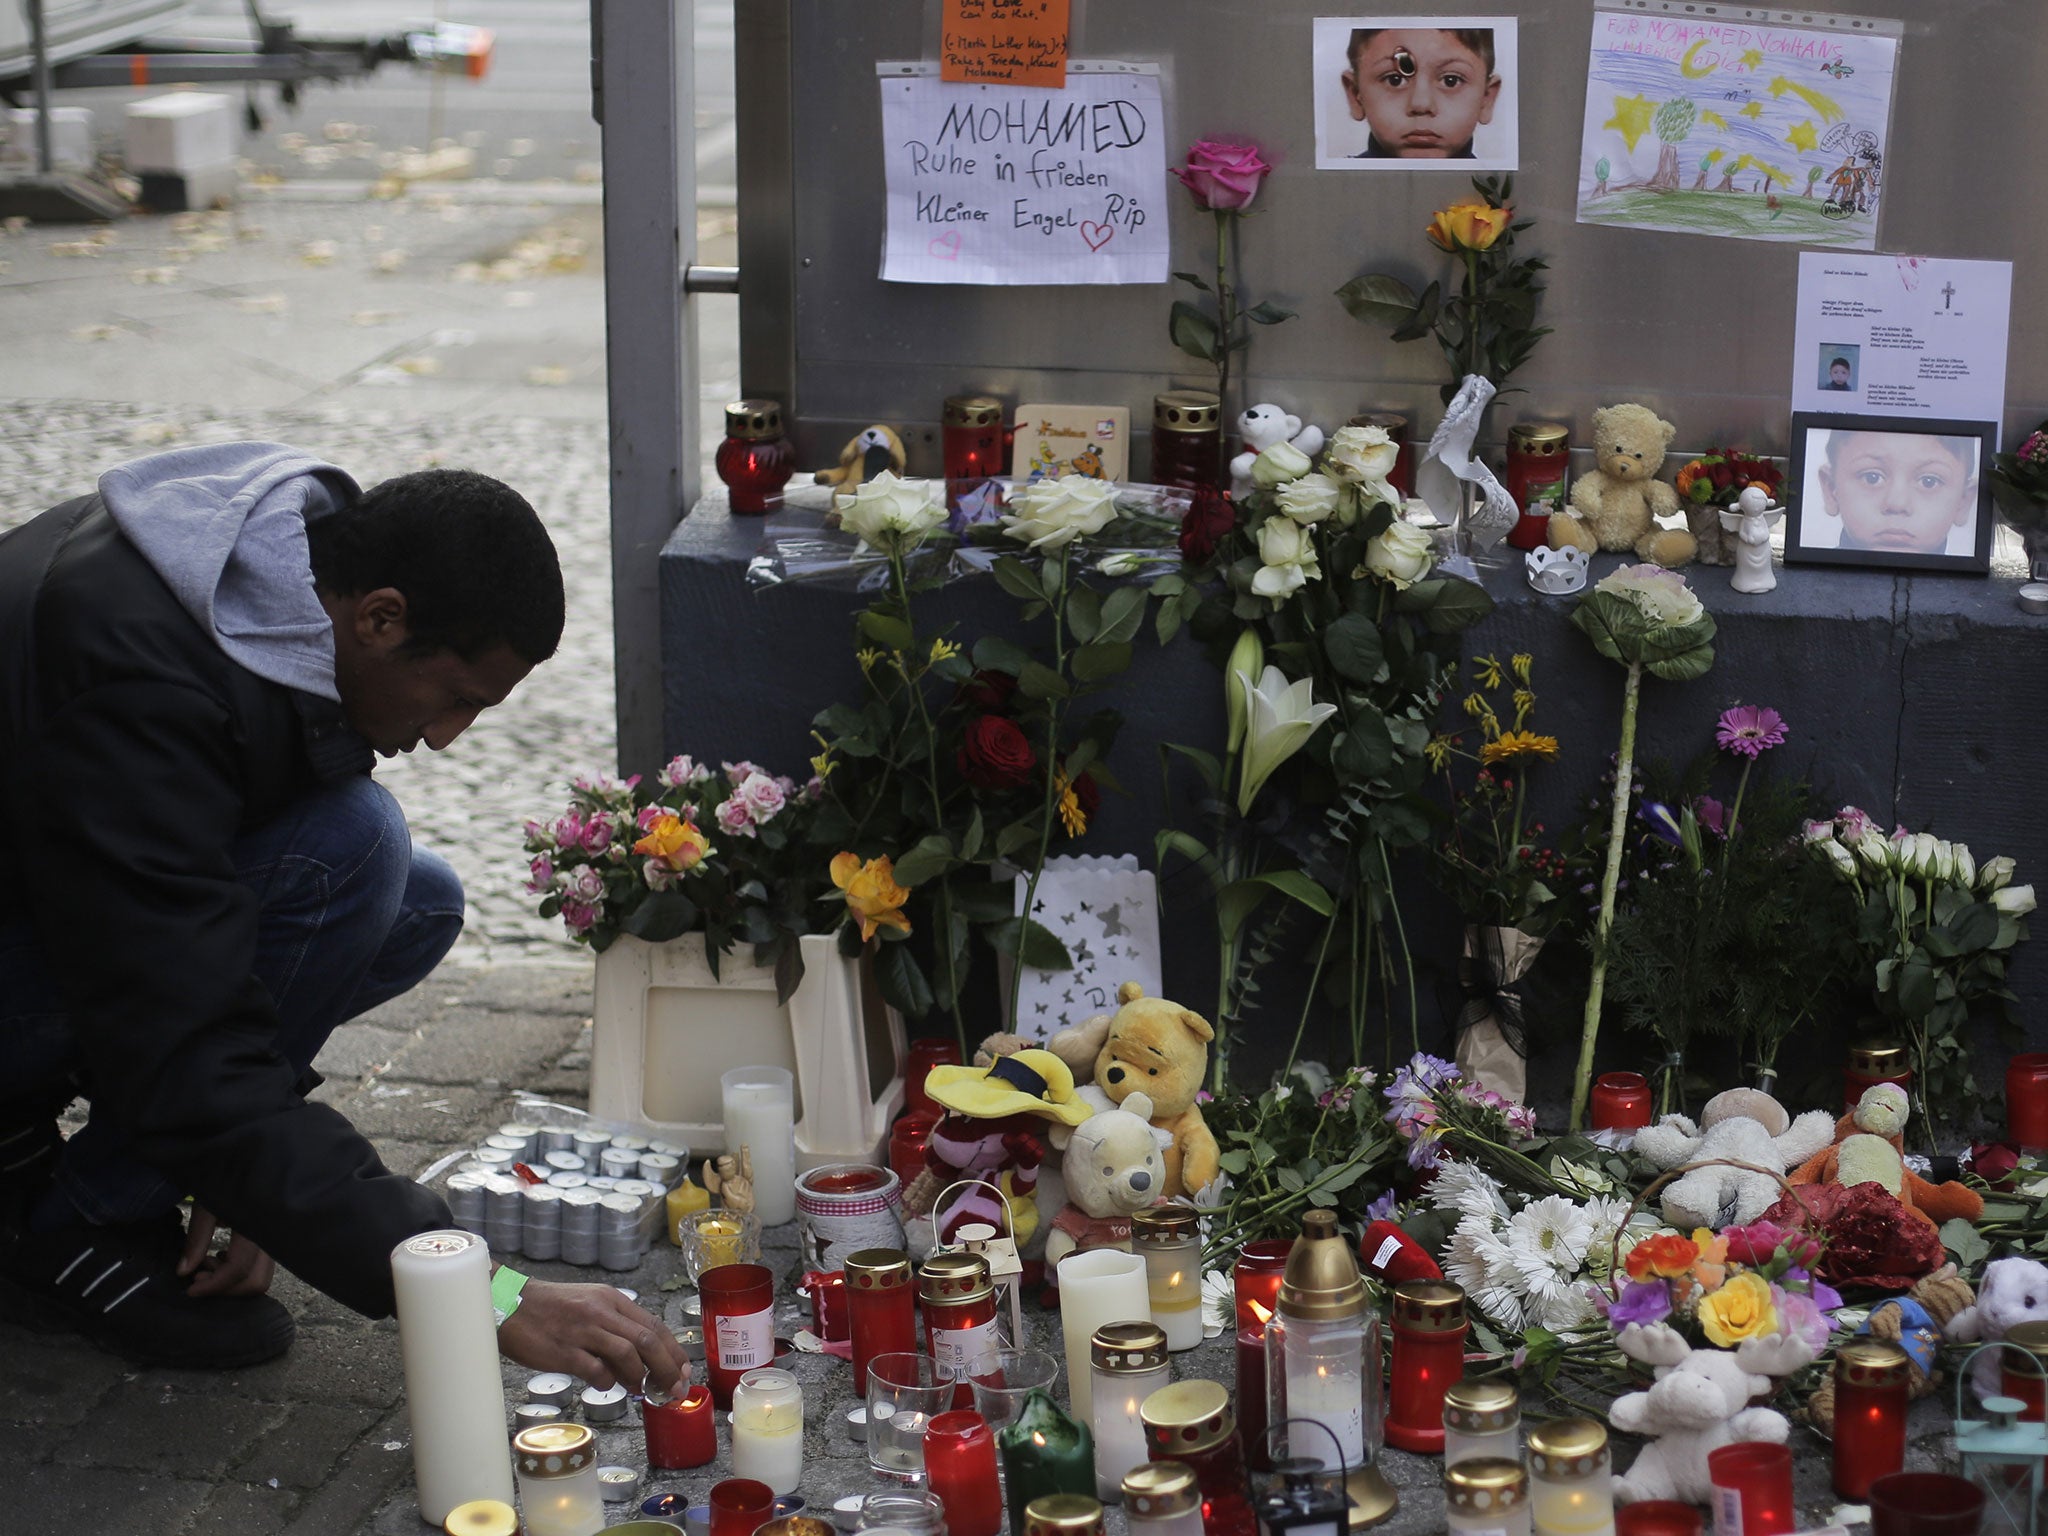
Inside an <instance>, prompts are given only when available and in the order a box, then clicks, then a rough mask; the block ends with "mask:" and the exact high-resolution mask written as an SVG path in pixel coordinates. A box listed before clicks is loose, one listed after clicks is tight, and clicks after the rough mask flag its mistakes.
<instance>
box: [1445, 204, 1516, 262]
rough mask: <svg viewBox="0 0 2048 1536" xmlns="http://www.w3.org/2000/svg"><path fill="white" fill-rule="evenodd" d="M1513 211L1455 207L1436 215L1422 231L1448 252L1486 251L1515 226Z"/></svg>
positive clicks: (1510, 209)
mask: <svg viewBox="0 0 2048 1536" xmlns="http://www.w3.org/2000/svg"><path fill="white" fill-rule="evenodd" d="M1514 218H1515V212H1514V210H1513V209H1512V208H1492V207H1489V206H1488V205H1487V204H1485V203H1453V204H1451V206H1450V207H1448V208H1442V209H1439V210H1438V211H1437V215H1436V217H1435V218H1433V219H1431V220H1430V221H1429V227H1428V228H1427V229H1426V230H1424V231H1423V233H1425V234H1427V235H1428V236H1429V238H1430V239H1431V240H1432V241H1434V242H1435V243H1436V244H1437V246H1438V247H1439V248H1441V249H1443V250H1446V251H1452V252H1457V251H1484V250H1489V249H1491V248H1492V246H1493V243H1494V241H1496V240H1498V239H1499V238H1500V237H1501V236H1502V235H1503V234H1505V233H1506V232H1507V227H1508V225H1509V224H1511V223H1513V222H1514Z"/></svg>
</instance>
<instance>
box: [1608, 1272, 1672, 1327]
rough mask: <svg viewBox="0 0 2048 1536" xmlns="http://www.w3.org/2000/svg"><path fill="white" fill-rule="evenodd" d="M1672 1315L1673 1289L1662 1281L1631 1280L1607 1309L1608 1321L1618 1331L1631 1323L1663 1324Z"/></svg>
mask: <svg viewBox="0 0 2048 1536" xmlns="http://www.w3.org/2000/svg"><path fill="white" fill-rule="evenodd" d="M1670 1315H1671V1287H1670V1286H1668V1285H1666V1284H1665V1283H1664V1282H1663V1281H1662V1280H1631V1281H1630V1282H1629V1283H1628V1285H1627V1286H1626V1287H1624V1288H1623V1290H1622V1293H1621V1299H1620V1300H1619V1301H1617V1302H1615V1304H1614V1305H1613V1306H1611V1307H1609V1308H1608V1309H1607V1321H1608V1322H1610V1323H1612V1324H1613V1325H1614V1327H1615V1328H1616V1329H1617V1330H1619V1329H1622V1328H1626V1327H1627V1326H1628V1325H1629V1324H1630V1323H1644V1324H1649V1323H1661V1322H1662V1321H1664V1319H1665V1318H1667V1317H1669V1316H1670Z"/></svg>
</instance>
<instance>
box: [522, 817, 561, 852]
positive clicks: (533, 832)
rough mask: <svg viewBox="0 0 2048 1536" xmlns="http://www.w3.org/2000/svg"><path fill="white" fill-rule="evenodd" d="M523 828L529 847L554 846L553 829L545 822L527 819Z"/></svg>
mask: <svg viewBox="0 0 2048 1536" xmlns="http://www.w3.org/2000/svg"><path fill="white" fill-rule="evenodd" d="M523 830H524V831H525V833H526V846H527V847H528V848H529V849H533V848H552V847H554V845H555V829H554V828H553V827H552V826H551V825H549V824H548V823H547V822H545V821H534V820H531V819H529V820H528V821H527V823H526V826H525V828H524V829H523Z"/></svg>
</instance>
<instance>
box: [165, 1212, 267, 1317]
mask: <svg viewBox="0 0 2048 1536" xmlns="http://www.w3.org/2000/svg"><path fill="white" fill-rule="evenodd" d="M216 1225H217V1223H216V1222H215V1221H214V1219H213V1212H211V1211H209V1210H207V1209H206V1207H205V1206H203V1205H194V1206H193V1207H192V1224H191V1226H189V1227H188V1228H187V1229H186V1231H185V1251H184V1253H183V1254H181V1255H180V1256H179V1258H178V1273H179V1274H180V1275H191V1276H192V1277H193V1279H192V1283H191V1284H190V1285H188V1286H187V1287H186V1288H185V1294H186V1295H188V1296H261V1295H262V1294H263V1293H264V1292H265V1291H268V1290H269V1289H270V1281H271V1278H272V1276H274V1275H275V1274H276V1273H277V1265H276V1263H275V1262H273V1261H272V1259H271V1257H270V1255H269V1254H267V1253H265V1252H264V1251H263V1250H262V1249H261V1248H258V1247H257V1246H256V1245H255V1244H254V1243H253V1242H251V1241H250V1240H249V1239H248V1238H246V1237H244V1236H242V1234H241V1233H239V1232H236V1233H233V1234H232V1235H230V1236H229V1238H228V1245H227V1247H226V1248H224V1249H222V1250H221V1251H220V1252H219V1253H217V1254H216V1253H213V1252H211V1251H210V1250H211V1249H212V1247H213V1235H214V1231H215V1228H216Z"/></svg>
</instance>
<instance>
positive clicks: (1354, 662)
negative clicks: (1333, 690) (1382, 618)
mask: <svg viewBox="0 0 2048 1536" xmlns="http://www.w3.org/2000/svg"><path fill="white" fill-rule="evenodd" d="M1323 654H1324V655H1325V656H1327V657H1329V658H1330V665H1331V666H1332V667H1334V668H1336V670H1337V675H1338V676H1339V677H1342V678H1344V679H1346V680H1347V681H1349V682H1354V683H1362V684H1366V685H1370V684H1372V683H1373V682H1375V681H1376V680H1377V679H1378V678H1379V675H1380V666H1381V664H1382V663H1383V662H1384V661H1385V660H1386V653H1385V650H1384V649H1383V647H1382V646H1381V644H1380V632H1379V627H1378V626H1377V625H1375V624H1374V623H1373V621H1372V620H1371V619H1369V618H1367V617H1366V616H1365V615H1364V614H1362V613H1347V614H1345V615H1344V616H1343V617H1342V618H1340V619H1338V620H1337V622H1336V623H1334V624H1332V625H1331V626H1330V627H1329V628H1328V629H1326V630H1324V631H1323Z"/></svg>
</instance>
